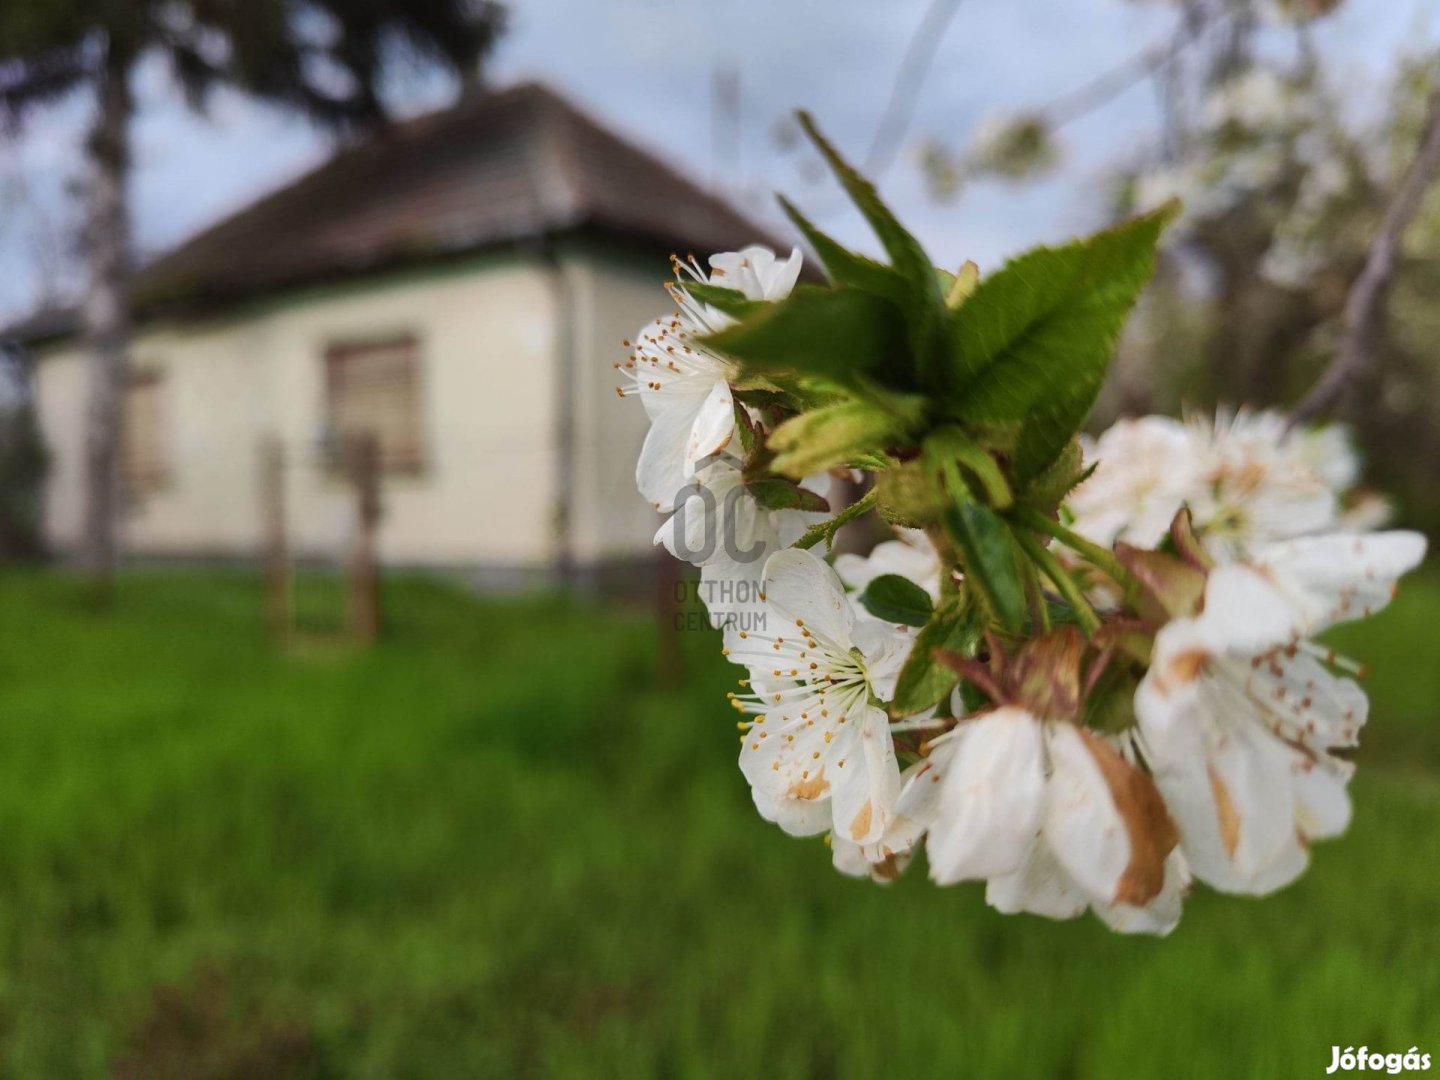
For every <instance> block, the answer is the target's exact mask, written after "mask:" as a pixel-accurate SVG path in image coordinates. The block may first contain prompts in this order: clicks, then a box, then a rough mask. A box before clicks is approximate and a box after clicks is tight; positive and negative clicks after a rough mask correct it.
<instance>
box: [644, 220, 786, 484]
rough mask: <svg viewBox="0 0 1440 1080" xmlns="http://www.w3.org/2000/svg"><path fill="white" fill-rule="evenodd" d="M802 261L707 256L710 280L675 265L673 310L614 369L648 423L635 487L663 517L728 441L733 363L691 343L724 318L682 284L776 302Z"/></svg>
mask: <svg viewBox="0 0 1440 1080" xmlns="http://www.w3.org/2000/svg"><path fill="white" fill-rule="evenodd" d="M801 258H802V257H801V255H800V252H799V250H798V249H796V250H794V251H792V252H791V254H790V257H789V259H787V260H785V261H784V262H780V261H779V260H777V259H776V258H775V256H774V254H773V253H772V252H771V251H770V250H769V249H768V248H762V247H749V248H745V249H744V250H743V251H740V252H724V253H721V254H719V255H712V256H711V258H710V265H711V272H710V273H709V274H707V273H705V272H704V271H703V270H701V269H700V268H699V266H698V265H697V264H696V263H694V262H693V261H691V262H688V263H682V262H680V261H679V260H678V259H677V260H676V261H675V271H676V277H677V282H676V283H675V284H673V285H671V286H670V292H671V297H672V298H673V299H674V300H675V302H676V305H677V311H676V312H675V313H674V314H673V315H671V316H669V317H668V318H659V319H656V320H654V321H653V322H651V323H649V324H648V325H647V326H645V327H644V328H642V329H641V331H640V333H639V336H638V338H637V340H636V341H635V342H634V345H633V349H632V352H631V354H630V356H629V358H628V359H626V360H625V361H624V362H623V363H621V364H620V365H618V367H619V370H620V371H621V374H622V375H623V376H625V378H626V381H627V385H624V386H621V387H619V392H620V395H621V396H622V397H628V396H630V395H631V394H638V395H639V397H640V400H641V402H642V403H643V404H644V406H645V412H646V414H647V415H648V416H649V417H650V424H651V426H650V431H649V432H648V433H647V434H646V436H645V442H644V445H643V446H642V447H641V450H640V460H639V462H638V463H637V465H636V469H635V482H636V485H637V486H638V487H639V488H640V493H641V495H643V496H644V497H645V498H646V499H647V500H648V501H649V502H650V503H651V504H652V505H653V506H654V507H655V508H656V509H657V510H659V511H661V512H662V513H664V512H668V511H670V510H673V509H674V508H675V503H676V501H677V499H679V498H681V497H683V496H682V494H681V492H682V489H683V488H684V486H685V484H686V482H687V481H688V480H689V479H690V478H691V477H692V476H694V475H695V470H696V468H697V467H699V466H702V465H703V464H704V462H706V461H707V460H709V459H711V458H713V457H714V456H715V455H716V454H719V453H721V452H722V451H724V450H725V449H726V448H727V447H728V446H729V445H730V442H731V440H732V439H733V438H734V435H735V400H734V396H733V394H732V393H731V390H730V380H731V378H732V377H733V376H734V371H733V369H732V365H731V364H730V362H729V361H728V360H726V359H725V358H724V357H722V356H719V355H717V354H716V353H714V352H712V351H710V350H708V349H706V348H704V347H703V346H701V345H700V344H699V343H698V341H697V339H698V338H700V337H703V336H704V335H706V334H709V333H713V332H714V331H716V330H720V329H723V328H724V327H725V326H726V325H728V324H729V323H730V322H731V320H730V318H729V316H727V315H725V314H723V313H722V312H719V311H716V310H715V309H714V308H712V307H711V306H710V305H708V304H704V303H700V302H698V301H696V300H694V299H693V298H692V297H691V296H690V295H689V294H688V293H687V292H685V287H684V279H685V278H686V277H688V278H689V279H690V280H692V281H699V282H703V283H706V284H711V283H713V284H717V285H724V286H725V287H726V288H735V289H738V290H739V291H740V292H742V293H744V294H745V296H746V298H747V299H750V300H763V301H775V300H781V299H784V298H785V297H786V296H788V295H789V293H790V290H791V289H792V288H793V287H794V285H795V281H796V279H797V278H798V277H799V274H800V267H801Z"/></svg>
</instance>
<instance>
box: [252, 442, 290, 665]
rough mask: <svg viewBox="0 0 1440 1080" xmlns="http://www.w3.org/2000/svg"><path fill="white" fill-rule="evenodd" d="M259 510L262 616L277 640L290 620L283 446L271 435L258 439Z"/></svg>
mask: <svg viewBox="0 0 1440 1080" xmlns="http://www.w3.org/2000/svg"><path fill="white" fill-rule="evenodd" d="M260 512H261V515H262V518H263V521H264V530H265V535H264V540H263V543H264V547H265V552H264V564H265V616H266V623H267V624H268V626H269V628H270V634H271V636H272V637H274V638H275V639H276V640H277V641H280V642H285V641H288V640H289V638H290V631H291V627H292V623H293V614H294V611H293V608H292V606H291V603H292V595H291V589H290V551H289V540H288V537H287V536H286V522H285V447H284V445H283V444H282V443H281V442H280V440H279V439H278V438H277V437H275V436H274V435H265V436H262V437H261V439H260Z"/></svg>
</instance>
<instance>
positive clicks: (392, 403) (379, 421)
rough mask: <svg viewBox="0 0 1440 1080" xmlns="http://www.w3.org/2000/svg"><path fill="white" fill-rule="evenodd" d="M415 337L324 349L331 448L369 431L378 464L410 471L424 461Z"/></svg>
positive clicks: (416, 468)
mask: <svg viewBox="0 0 1440 1080" xmlns="http://www.w3.org/2000/svg"><path fill="white" fill-rule="evenodd" d="M418 352H419V350H418V348H417V346H416V342H415V339H414V338H409V337H406V338H397V339H394V340H390V341H383V342H369V343H365V344H352V345H336V346H332V347H331V348H330V349H329V350H328V351H327V352H326V354H325V387H326V413H327V421H328V429H329V433H330V436H331V438H332V439H333V440H334V441H335V443H336V449H339V448H340V447H342V446H343V445H344V444H345V443H346V442H347V441H348V440H349V439H351V438H353V437H355V436H357V435H370V436H373V437H374V438H375V439H376V440H377V441H378V443H379V447H380V467H381V469H382V470H383V471H385V472H387V473H415V472H419V471H420V469H421V468H422V467H423V466H424V438H423V432H422V430H421V428H422V425H421V419H420V412H421V408H420V371H419V367H420V364H419V357H418Z"/></svg>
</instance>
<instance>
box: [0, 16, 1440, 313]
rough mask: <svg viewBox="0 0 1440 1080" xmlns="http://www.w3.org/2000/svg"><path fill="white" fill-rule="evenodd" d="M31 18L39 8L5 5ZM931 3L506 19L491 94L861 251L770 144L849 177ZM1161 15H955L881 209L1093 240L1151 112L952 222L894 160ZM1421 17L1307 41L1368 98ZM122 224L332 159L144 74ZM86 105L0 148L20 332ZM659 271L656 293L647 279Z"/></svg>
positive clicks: (978, 202)
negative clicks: (779, 206) (203, 112)
mask: <svg viewBox="0 0 1440 1080" xmlns="http://www.w3.org/2000/svg"><path fill="white" fill-rule="evenodd" d="M15 2H20V3H38V2H43V0H15ZM928 4H929V0H513V2H512V4H511V7H512V27H511V32H510V33H509V35H508V36H507V37H506V38H505V40H504V42H503V44H502V45H501V46H500V49H499V51H498V52H497V54H496V56H495V59H494V64H493V66H492V73H493V74H492V78H493V81H495V82H496V83H498V84H502V85H503V84H506V83H510V82H513V81H516V80H520V79H540V80H543V81H545V82H548V83H550V84H552V85H553V86H555V87H557V88H558V89H560V90H561V91H563V92H564V93H566V94H567V95H569V96H570V97H571V98H572V99H573V100H575V101H576V102H577V103H578V104H580V105H582V106H583V107H584V108H586V109H588V110H589V111H591V112H592V113H594V114H595V115H597V116H598V117H600V118H601V119H602V120H604V121H605V122H606V123H608V124H610V125H611V126H612V127H614V128H616V129H617V130H619V131H621V132H622V133H624V134H625V135H627V136H629V137H631V138H634V139H635V140H637V141H639V142H641V143H642V144H644V145H646V146H647V147H649V148H650V149H652V150H654V151H656V152H658V153H659V154H661V155H662V156H664V157H665V158H667V159H668V160H670V161H671V162H673V163H674V164H676V165H678V166H679V167H680V168H681V169H682V170H684V171H686V172H687V173H689V174H690V175H692V176H693V177H695V178H697V179H698V180H701V181H703V182H710V181H711V179H712V177H714V176H715V175H716V173H717V166H720V167H721V168H720V169H719V170H718V171H719V172H720V173H721V179H722V181H723V182H724V184H725V186H726V187H728V188H729V189H730V190H731V192H732V194H734V196H735V197H736V198H738V199H741V200H743V201H744V203H745V204H746V205H747V206H749V207H751V208H752V209H756V210H757V211H758V212H761V213H766V214H768V213H771V211H770V210H769V209H768V207H769V206H770V200H769V199H768V197H767V196H765V195H764V194H763V193H764V192H765V191H766V190H768V189H772V188H775V187H781V188H783V189H785V190H786V191H787V192H788V193H790V194H792V195H793V196H794V197H796V199H797V201H798V202H800V203H801V204H802V206H804V207H806V208H808V209H811V210H812V211H813V212H814V214H815V216H817V217H819V218H821V219H822V223H823V224H824V225H825V226H826V227H827V228H830V229H832V230H834V231H836V232H837V233H838V234H839V235H841V236H842V237H843V238H845V239H848V240H849V241H851V242H852V243H855V244H856V245H858V246H869V244H870V241H869V239H868V237H867V236H866V234H865V231H864V227H863V225H862V224H861V223H860V222H859V221H858V220H857V219H856V218H854V216H853V215H850V214H848V213H846V212H845V211H844V210H843V209H841V207H842V205H843V204H842V203H841V202H840V201H839V200H838V199H837V198H836V195H835V192H834V190H833V189H831V188H829V187H827V186H826V185H825V184H823V183H820V184H815V183H812V182H808V181H806V180H805V179H804V178H803V177H802V176H801V175H800V174H799V172H798V171H797V168H796V162H797V159H796V157H795V156H793V155H786V154H785V153H783V152H782V151H780V150H779V149H778V148H777V147H776V146H775V143H774V140H773V139H772V137H771V132H772V130H773V128H774V125H775V122H776V120H777V119H778V118H780V117H782V116H784V115H785V114H787V113H788V111H789V110H790V109H792V108H794V107H795V106H805V107H807V108H809V109H811V110H812V111H813V112H814V113H815V115H816V117H817V118H818V119H819V121H820V123H821V124H822V126H823V127H824V128H825V129H826V130H827V131H828V132H830V134H831V135H832V137H833V138H834V139H835V140H836V141H837V142H838V143H839V144H840V146H841V148H842V150H844V151H845V152H846V153H847V154H850V155H851V156H852V157H857V158H858V157H860V156H862V155H863V153H864V150H865V148H866V147H867V146H868V144H869V141H870V139H871V137H872V136H873V135H874V132H875V129H876V126H877V123H878V121H879V118H880V115H881V113H882V111H883V109H884V106H885V101H886V98H887V97H888V95H889V93H890V89H891V85H892V83H893V82H894V79H895V75H896V72H897V69H898V67H899V65H900V60H901V57H902V55H903V53H904V51H905V47H906V45H907V43H908V39H909V37H910V35H911V33H912V31H913V29H914V27H915V26H916V24H917V23H918V21H919V20H920V18H921V15H922V13H923V12H924V10H925V9H926V7H927V6H928ZM1172 19H1173V16H1172V15H1171V14H1170V11H1169V8H1168V6H1167V5H1165V4H1159V3H1146V2H1144V0H961V4H960V7H959V10H958V13H957V14H956V16H955V18H954V20H953V22H952V23H951V24H950V26H949V28H948V30H947V32H946V34H945V36H944V37H943V39H942V40H941V42H940V45H939V51H938V54H937V61H936V63H935V66H934V68H933V70H932V72H931V74H930V76H929V79H928V80H927V82H926V84H925V89H924V93H923V95H922V98H921V103H920V107H919V109H918V110H917V112H916V116H915V122H914V125H913V127H912V130H911V136H910V140H909V143H908V144H907V150H906V152H904V153H902V155H901V156H900V158H899V160H898V161H897V163H896V165H895V166H894V167H893V168H892V169H891V170H890V171H889V172H888V173H887V174H886V176H885V177H884V178H883V182H882V184H881V187H882V192H883V193H884V195H885V196H886V197H887V198H888V199H889V200H890V202H891V203H892V205H893V206H895V207H896V209H897V210H899V211H900V213H901V215H902V217H904V218H905V220H906V221H907V223H908V224H910V225H911V227H912V228H913V229H914V230H915V231H916V232H917V233H918V234H919V235H920V237H921V239H922V240H923V241H924V242H925V244H926V245H927V247H928V248H929V249H930V251H931V253H932V254H933V255H934V256H935V257H936V260H937V261H938V262H941V263H943V264H945V265H952V264H958V263H959V262H961V261H962V260H964V259H966V258H974V259H976V260H978V261H979V262H980V263H981V265H982V267H988V266H993V265H994V264H995V263H996V262H997V261H999V260H1000V259H1001V258H1002V257H1003V256H1004V255H1006V254H1007V253H1010V252H1013V251H1015V250H1017V249H1019V248H1021V247H1024V246H1027V245H1029V244H1031V243H1034V242H1037V241H1039V240H1042V239H1059V238H1061V237H1062V236H1063V235H1064V234H1067V233H1071V232H1075V231H1078V230H1081V229H1086V228H1089V227H1092V226H1093V225H1095V224H1096V223H1097V222H1098V221H1099V220H1100V218H1101V217H1102V215H1103V194H1102V188H1101V185H1100V182H1099V178H1100V177H1101V176H1102V175H1103V173H1104V167H1105V165H1106V164H1107V163H1109V162H1113V161H1115V160H1117V159H1123V157H1124V156H1125V155H1126V154H1129V153H1133V152H1134V150H1135V148H1136V147H1138V146H1141V145H1144V144H1145V143H1146V142H1147V141H1148V140H1150V139H1151V138H1152V136H1153V132H1154V130H1155V123H1156V111H1155V98H1154V94H1153V92H1152V91H1151V89H1150V88H1149V87H1148V86H1146V85H1143V84H1142V85H1140V86H1137V87H1136V88H1135V89H1133V90H1131V91H1129V92H1127V93H1126V94H1124V95H1123V96H1122V97H1120V98H1118V99H1116V100H1115V101H1114V102H1113V103H1111V104H1110V105H1108V106H1107V107H1105V108H1104V109H1102V110H1100V111H1098V112H1096V113H1094V114H1092V115H1091V116H1089V117H1087V118H1086V119H1084V120H1082V121H1080V122H1078V123H1076V124H1074V125H1072V126H1071V127H1069V128H1067V129H1066V131H1065V144H1066V147H1067V151H1068V155H1067V167H1066V170H1065V172H1064V173H1063V176H1062V177H1061V178H1060V179H1057V180H1054V181H1051V182H1047V183H1045V184H1042V185H1037V186H1030V187H1025V188H1015V187H1008V186H998V185H988V184H987V185H979V186H976V187H974V188H972V189H970V190H968V191H967V192H966V194H965V196H964V197H963V198H962V199H961V200H959V201H958V202H955V203H952V204H949V205H937V204H935V203H934V202H933V201H931V200H929V199H928V198H927V197H926V196H925V192H924V186H923V183H922V181H921V178H920V175H919V172H918V170H917V169H916V168H915V167H914V163H913V153H912V152H911V150H912V148H913V144H914V142H915V140H917V139H919V138H921V137H925V136H935V137H942V138H945V139H947V140H949V141H951V142H953V143H956V144H963V142H964V140H965V137H966V135H967V133H968V132H970V131H971V129H972V128H973V126H974V125H975V123H976V122H977V121H978V120H980V119H982V118H983V117H984V116H985V115H986V114H988V113H990V112H1000V111H1009V110H1015V109H1020V108H1024V107H1025V106H1027V105H1032V104H1037V103H1043V102H1045V101H1047V100H1049V99H1051V98H1053V97H1055V96H1056V95H1059V94H1062V93H1064V92H1066V91H1068V90H1071V89H1074V88H1075V87H1077V86H1080V85H1082V84H1084V83H1086V82H1087V81H1089V80H1090V79H1092V78H1094V77H1095V76H1097V75H1099V74H1100V73H1102V72H1104V71H1106V70H1107V69H1109V68H1111V67H1113V66H1115V65H1116V64H1118V63H1121V62H1122V61H1123V60H1124V59H1125V58H1126V57H1129V56H1132V55H1133V54H1134V53H1136V52H1137V51H1138V50H1139V49H1140V48H1142V47H1144V45H1145V44H1146V43H1147V42H1150V41H1154V40H1159V39H1161V38H1162V37H1163V36H1164V35H1165V34H1166V33H1167V31H1168V29H1169V28H1170V26H1171V25H1172ZM1437 24H1440V5H1437V4H1436V3H1435V0H1349V2H1348V3H1347V4H1346V5H1345V6H1344V7H1343V8H1342V10H1341V13H1340V14H1339V15H1337V16H1336V17H1333V18H1331V19H1328V20H1326V21H1325V22H1324V23H1322V24H1321V26H1320V28H1319V30H1318V34H1317V38H1318V43H1319V45H1320V47H1321V48H1322V50H1324V51H1325V52H1326V53H1327V54H1329V55H1331V56H1333V57H1335V58H1336V59H1337V60H1338V61H1339V62H1340V64H1341V65H1342V72H1343V74H1344V75H1345V76H1346V79H1345V81H1346V84H1347V85H1348V86H1349V87H1351V88H1353V89H1354V90H1355V91H1356V92H1357V93H1358V94H1360V95H1362V96H1364V95H1366V94H1370V95H1371V97H1372V100H1373V92H1374V89H1375V88H1376V87H1378V86H1379V85H1381V83H1382V82H1383V79H1384V77H1385V72H1386V70H1387V67H1388V64H1389V62H1390V61H1391V58H1392V57H1393V56H1394V55H1395V51H1396V49H1397V48H1398V47H1400V46H1401V45H1402V43H1403V44H1405V45H1407V46H1408V47H1418V46H1419V45H1420V44H1421V43H1423V42H1426V41H1428V42H1432V43H1433V42H1434V41H1435V40H1436V37H1437V32H1440V25H1437ZM716 65H725V66H733V67H734V68H735V69H736V70H738V71H739V74H740V79H741V85H742V98H743V106H742V111H741V124H742V146H741V153H740V161H739V163H738V168H736V167H735V163H732V162H716V161H715V160H714V153H713V150H712V145H713V139H712V131H711V123H710V114H711V98H712V93H711V86H712V71H713V70H714V68H715V66H716ZM139 82H140V85H139V88H138V91H139V99H140V102H141V109H142V114H141V119H140V123H139V125H138V130H137V133H136V144H137V166H136V173H135V191H134V205H135V215H136V228H137V233H138V240H139V244H140V247H141V250H142V251H143V252H146V253H153V252H156V251H158V250H161V249H163V248H165V247H167V246H169V245H171V244H174V243H175V242H177V241H178V240H180V239H183V238H184V237H185V236H186V235H188V234H189V233H191V232H193V231H194V230H195V229H197V228H200V227H202V226H204V225H206V224H208V223H210V222H212V221H214V220H216V219H217V218H219V217H223V216H224V215H226V214H228V213H230V212H232V211H233V210H235V209H237V208H238V207H240V206H241V205H243V204H244V203H246V202H248V201H249V200H251V199H253V198H255V197H256V196H257V195H259V194H262V193H263V192H265V191H267V190H269V189H271V188H273V187H275V186H277V185H280V184H283V183H284V182H286V181H287V180H290V179H292V178H294V177H295V176H297V175H299V174H300V173H302V172H304V171H305V170H307V169H308V168H310V167H312V166H313V165H315V164H316V163H318V162H319V161H321V160H323V159H324V157H325V156H326V154H327V153H328V151H329V148H330V144H329V143H328V141H327V139H326V137H325V136H323V135H322V134H321V133H319V132H317V131H315V130H314V129H312V128H311V127H309V126H308V125H306V124H305V123H303V122H300V121H297V120H294V119H292V118H289V117H287V116H285V115H283V114H281V113H278V112H276V111H274V110H271V109H268V108H265V107H261V106H257V105H254V104H252V103H249V102H247V101H245V100H242V99H240V98H238V97H235V96H233V95H220V96H218V97H216V98H215V99H214V100H213V102H212V104H211V108H210V111H209V115H208V116H203V117H202V116H197V115H196V114H194V113H192V112H190V111H189V110H188V109H187V108H186V107H185V105H184V103H183V102H182V101H181V100H180V98H179V95H178V94H177V93H176V91H175V89H174V87H173V86H172V85H171V84H170V81H169V80H168V78H167V77H166V75H165V73H164V71H163V70H161V69H160V68H159V66H158V65H155V66H152V67H150V68H149V69H147V70H145V71H143V72H142V76H141V78H140V80H139ZM448 93H449V90H448V88H447V87H445V86H443V85H440V84H438V83H436V82H435V81H434V80H430V81H429V82H428V83H427V82H425V81H424V80H421V81H420V83H419V84H418V85H408V86H405V87H403V88H401V89H400V90H398V91H397V96H398V97H399V99H400V100H401V102H402V106H401V107H402V109H403V111H406V112H415V111H422V110H424V109H426V108H430V107H434V106H436V105H439V104H443V103H444V101H445V98H446V95H447V94H448ZM85 115H86V113H85V103H84V102H81V101H74V102H70V103H67V104H65V105H63V106H60V107H56V108H53V109H51V110H50V111H49V112H47V113H46V114H44V115H43V116H37V118H36V121H35V122H34V123H32V124H31V125H30V126H29V127H28V129H27V130H26V132H25V133H24V135H23V136H22V137H21V138H20V140H19V141H18V142H9V143H0V321H3V320H5V319H7V318H9V317H13V316H15V315H17V314H19V313H22V312H24V311H25V310H27V309H28V308H29V307H31V306H33V305H34V303H35V302H36V299H37V289H38V287H39V283H40V282H42V281H44V280H47V279H49V278H52V277H53V276H54V275H53V274H51V273H49V272H48V271H47V269H46V267H47V265H48V264H49V263H52V262H53V261H54V254H53V253H54V251H55V250H56V248H57V246H58V245H59V244H61V243H63V242H64V238H65V235H66V230H67V228H68V222H69V219H70V217H73V211H72V210H70V209H69V208H70V207H72V206H73V202H72V197H71V196H69V195H67V185H68V184H70V183H72V182H73V181H74V179H75V178H76V176H77V161H78V152H79V141H80V136H81V132H82V131H83V128H84V121H85ZM657 272H661V273H663V268H658V269H657Z"/></svg>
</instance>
